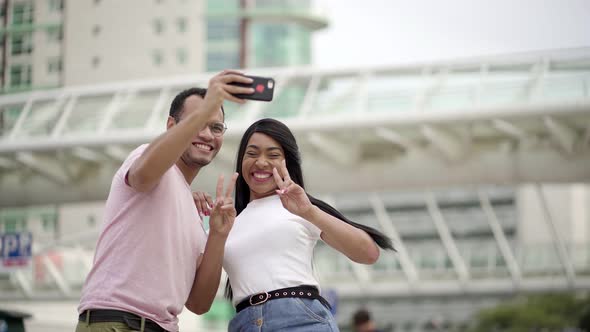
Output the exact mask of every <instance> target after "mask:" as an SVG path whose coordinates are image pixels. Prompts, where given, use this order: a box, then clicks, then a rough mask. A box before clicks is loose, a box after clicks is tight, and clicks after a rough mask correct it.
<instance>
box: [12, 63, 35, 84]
mask: <svg viewBox="0 0 590 332" xmlns="http://www.w3.org/2000/svg"><path fill="white" fill-rule="evenodd" d="M30 85H31V65H14V66H12V67H11V68H10V86H11V87H26V86H30Z"/></svg>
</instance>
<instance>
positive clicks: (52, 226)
mask: <svg viewBox="0 0 590 332" xmlns="http://www.w3.org/2000/svg"><path fill="white" fill-rule="evenodd" d="M41 224H42V226H43V230H44V231H46V232H55V231H56V230H57V216H56V215H55V214H43V215H42V216H41Z"/></svg>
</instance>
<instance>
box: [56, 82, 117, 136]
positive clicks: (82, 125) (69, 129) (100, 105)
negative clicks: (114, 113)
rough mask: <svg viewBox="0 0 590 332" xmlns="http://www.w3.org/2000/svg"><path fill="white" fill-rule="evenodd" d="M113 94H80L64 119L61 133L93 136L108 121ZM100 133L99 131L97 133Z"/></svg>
mask: <svg viewBox="0 0 590 332" xmlns="http://www.w3.org/2000/svg"><path fill="white" fill-rule="evenodd" d="M114 96H115V94H114V92H113V93H109V94H101V95H81V96H79V97H78V99H77V100H76V103H75V105H74V106H73V109H72V112H71V113H70V115H69V116H68V119H67V120H66V125H65V127H64V130H63V135H67V136H69V135H83V136H86V135H87V136H94V135H96V134H97V132H98V130H99V128H102V126H106V125H107V124H108V123H105V122H106V121H108V117H107V114H108V113H109V112H108V109H109V105H110V104H111V102H112V101H113V98H114ZM99 134H100V133H99Z"/></svg>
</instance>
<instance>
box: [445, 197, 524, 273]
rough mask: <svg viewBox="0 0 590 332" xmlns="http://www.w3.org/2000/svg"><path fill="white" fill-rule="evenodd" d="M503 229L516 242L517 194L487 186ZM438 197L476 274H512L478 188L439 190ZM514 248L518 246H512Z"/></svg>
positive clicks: (447, 220) (466, 258)
mask: <svg viewBox="0 0 590 332" xmlns="http://www.w3.org/2000/svg"><path fill="white" fill-rule="evenodd" d="M486 192H489V193H488V196H489V197H490V203H491V204H492V208H493V210H494V213H495V214H496V217H497V219H498V221H499V223H500V226H501V227H502V231H503V232H504V235H505V236H506V238H507V240H508V242H509V243H514V242H515V237H516V225H517V222H516V219H517V210H516V206H515V200H514V194H513V193H512V192H505V191H493V189H492V190H491V191H490V190H486ZM436 197H437V201H438V202H439V207H440V210H441V213H442V215H443V218H444V219H445V221H446V222H447V225H448V227H449V231H450V232H451V234H452V236H453V239H454V240H455V242H456V244H457V248H458V250H459V254H460V255H461V257H462V258H463V260H464V262H465V264H466V265H467V268H468V269H469V271H470V274H471V277H472V278H495V277H496V278H497V277H502V278H506V277H509V271H508V269H507V267H506V262H505V260H504V257H503V255H502V252H501V251H500V248H499V247H498V244H497V242H496V240H495V238H494V235H493V233H492V230H491V227H490V225H489V222H488V220H487V217H486V215H485V213H484V211H483V209H482V208H481V204H480V202H479V197H478V195H477V192H475V191H471V190H452V191H445V192H437V194H436ZM511 250H512V252H514V250H515V248H514V247H512V248H511Z"/></svg>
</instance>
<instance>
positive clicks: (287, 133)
mask: <svg viewBox="0 0 590 332" xmlns="http://www.w3.org/2000/svg"><path fill="white" fill-rule="evenodd" d="M254 133H261V134H265V135H267V136H269V137H270V138H272V139H274V140H275V141H277V142H278V143H279V144H280V145H281V147H282V148H283V151H284V153H285V161H286V164H287V170H288V171H289V176H290V177H291V180H292V181H293V182H295V183H297V184H298V185H300V186H301V187H302V188H303V189H305V185H304V184H303V172H302V171H301V156H300V155H299V147H298V146H297V141H296V140H295V136H293V133H291V130H289V128H288V127H287V126H286V125H284V124H283V123H282V122H280V121H277V120H274V119H262V120H258V121H256V122H254V123H253V124H252V125H251V126H250V127H249V128H248V129H247V130H246V132H245V133H244V136H242V140H241V141H240V147H239V150H238V158H237V163H236V172H238V173H239V174H242V160H243V159H244V154H245V153H246V147H247V146H248V141H249V140H250V137H252V135H253V134H254ZM307 197H309V200H310V201H311V204H313V205H315V206H317V207H318V208H320V210H322V211H324V212H326V213H327V214H330V215H332V216H334V217H336V218H338V219H340V220H342V221H344V222H345V223H347V224H349V225H352V226H354V227H356V228H358V229H362V230H363V231H365V232H366V233H367V234H369V236H370V237H371V238H372V239H373V241H375V243H376V244H377V245H378V246H379V247H380V248H382V249H390V250H394V249H393V245H392V244H391V239H389V238H388V237H387V236H385V235H384V234H383V233H381V232H380V231H378V230H376V229H374V228H372V227H369V226H365V225H362V224H358V223H355V222H353V221H351V220H350V219H348V218H346V217H345V216H344V215H342V213H340V212H339V211H338V210H336V209H335V208H333V207H332V206H330V205H329V204H327V203H326V202H324V201H322V200H319V199H317V198H315V197H313V196H311V195H310V194H307ZM234 202H235V206H236V212H237V214H238V215H239V214H240V213H241V212H242V211H243V210H244V209H245V208H246V205H248V203H249V202H250V188H249V187H248V184H247V183H246V181H245V180H244V177H242V176H240V177H238V180H237V182H236V191H235V200H234ZM225 297H226V298H228V299H230V300H231V299H232V297H233V292H232V289H231V285H230V283H229V278H228V280H227V282H226V284H225Z"/></svg>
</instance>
